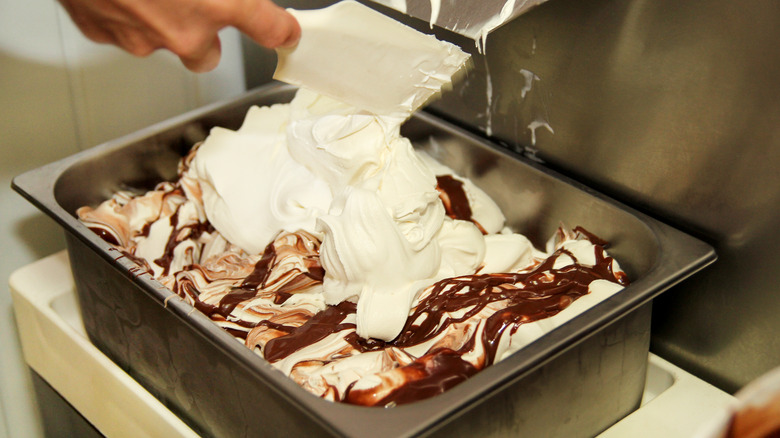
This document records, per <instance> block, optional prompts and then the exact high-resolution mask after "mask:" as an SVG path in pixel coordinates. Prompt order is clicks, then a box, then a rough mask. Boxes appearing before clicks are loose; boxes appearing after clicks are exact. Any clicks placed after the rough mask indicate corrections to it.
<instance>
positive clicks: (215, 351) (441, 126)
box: [14, 85, 715, 436]
mask: <svg viewBox="0 0 780 438" xmlns="http://www.w3.org/2000/svg"><path fill="white" fill-rule="evenodd" d="M294 91H295V89H294V88H292V87H289V86H282V85H270V86H267V87H264V88H261V89H258V90H256V91H252V92H249V93H247V94H246V95H244V96H241V97H240V98H238V99H235V100H233V101H230V102H227V103H221V104H217V105H213V106H210V107H206V108H203V109H200V110H197V111H194V112H191V113H187V114H184V115H182V116H180V117H177V118H175V119H171V120H168V121H166V122H163V123H161V124H158V125H155V126H152V127H150V128H147V129H145V130H141V131H138V132H136V133H133V134H131V135H129V136H126V137H123V138H120V139H117V140H115V141H112V142H109V143H106V144H103V145H101V146H98V147H95V148H93V149H90V150H87V151H84V152H82V153H80V154H77V155H74V156H72V157H70V158H67V159H64V160H61V161H59V162H56V163H52V164H50V165H48V166H45V167H42V168H40V169H37V170H34V171H31V172H28V173H26V174H24V175H21V176H19V177H17V178H16V179H15V180H14V187H15V189H16V190H18V191H19V192H20V193H22V194H23V195H24V196H25V197H27V198H28V199H29V200H30V201H31V202H33V203H34V204H35V205H37V206H38V207H40V208H41V209H42V210H44V211H45V212H46V213H48V214H49V215H51V216H52V217H53V218H54V219H55V220H57V221H58V222H59V223H60V224H62V226H63V227H64V228H65V230H66V236H67V242H68V251H69V255H70V260H71V267H72V270H73V275H74V279H75V282H76V286H77V293H78V296H79V303H80V306H81V312H82V316H83V319H84V323H85V328H86V330H87V333H88V335H89V337H90V339H91V340H92V342H93V343H94V344H95V345H96V346H98V348H100V349H101V350H102V351H104V352H105V353H106V354H107V355H108V356H109V357H111V358H112V359H113V360H114V361H115V362H116V363H117V364H119V365H120V366H122V367H123V368H124V369H125V370H127V371H128V373H129V374H131V375H132V376H134V377H135V378H136V379H137V380H138V381H139V382H140V383H141V384H143V385H144V386H145V387H147V388H148V389H149V390H150V392H152V393H153V394H155V396H157V397H158V398H159V399H160V400H161V401H162V402H163V403H165V404H166V405H167V406H169V407H170V408H171V409H172V410H173V411H174V412H175V413H177V414H178V415H179V416H180V417H181V418H182V419H184V421H186V422H187V423H188V424H190V425H191V426H192V427H193V429H195V430H196V431H198V432H199V433H200V434H202V435H204V436H255V435H258V434H268V435H274V434H278V435H282V434H284V435H289V434H296V435H303V434H306V435H318V436H319V435H323V434H329V435H343V436H361V435H364V434H366V433H371V434H372V435H375V436H413V435H425V434H442V435H445V434H446V435H452V434H455V435H475V434H479V435H485V436H487V435H499V436H500V435H504V434H512V435H516V434H518V433H522V434H526V435H530V436H537V435H556V436H557V435H566V436H592V435H594V434H597V433H598V432H600V431H601V430H603V429H605V428H607V427H608V426H610V425H611V424H612V423H614V422H616V421H618V420H619V419H620V418H622V417H623V416H624V415H626V414H627V413H629V412H631V411H632V410H633V409H634V408H636V407H637V406H638V404H639V402H640V398H641V395H642V391H643V386H644V381H645V367H646V364H647V351H648V345H649V338H650V318H649V315H650V302H651V300H652V298H653V297H654V296H656V295H657V294H659V293H661V292H662V291H664V290H666V289H667V288H669V287H670V286H672V285H673V284H675V283H676V282H679V281H681V280H682V279H684V278H685V277H687V276H688V275H690V274H692V273H693V272H695V271H696V270H698V269H701V268H702V267H704V266H706V265H707V264H708V263H710V262H712V261H713V260H714V259H715V254H714V252H713V250H712V248H711V247H710V246H708V245H706V244H704V243H702V242H700V241H698V240H696V239H694V238H692V237H690V236H688V235H686V234H684V233H681V232H679V231H677V230H674V229H672V228H670V227H668V226H666V225H664V224H661V223H659V222H657V221H655V220H653V219H651V218H649V217H647V216H645V215H643V214H641V213H638V212H636V211H633V210H631V209H629V208H627V207H625V206H622V205H620V204H617V203H615V202H614V201H611V200H609V199H608V198H606V197H604V196H602V195H600V194H598V193H595V192H593V191H592V190H589V189H587V188H585V187H582V186H580V185H578V184H576V183H574V182H572V181H570V180H568V179H566V178H565V177H564V176H561V175H559V174H556V173H554V172H552V171H550V170H548V169H546V168H544V167H542V166H540V165H538V164H535V163H532V162H528V161H526V160H523V159H522V158H520V157H517V156H515V155H513V154H512V153H510V152H507V151H505V150H503V149H501V148H500V147H498V146H496V145H493V144H490V143H489V142H487V141H486V140H484V139H482V138H480V137H477V136H474V135H471V134H469V133H468V132H467V131H465V130H461V129H459V128H457V127H455V126H452V125H449V124H447V123H445V122H444V121H442V120H439V119H437V118H436V117H434V116H431V115H429V114H425V113H419V114H416V115H415V116H413V117H412V119H410V120H409V121H408V122H407V123H406V124H405V125H404V127H403V129H402V134H403V135H404V136H406V137H408V138H409V139H410V140H411V141H412V142H413V143H414V145H415V147H418V148H423V149H425V150H426V152H428V153H429V154H430V155H432V156H433V157H434V158H436V159H437V160H439V161H440V162H442V163H443V164H445V165H447V166H448V167H450V168H452V169H454V170H455V171H457V172H458V173H459V174H460V175H463V176H465V177H467V178H469V179H471V180H472V181H473V182H474V183H475V184H477V185H478V186H479V187H481V188H482V189H483V190H484V191H485V192H487V193H488V194H489V195H490V196H491V197H492V198H493V199H494V200H495V201H496V202H497V204H498V205H499V207H501V209H502V210H503V211H504V214H505V215H506V217H507V225H509V226H510V227H511V228H513V229H514V230H516V231H518V232H521V233H523V234H525V235H526V236H527V237H528V238H529V239H531V241H532V242H534V243H535V244H537V245H539V246H541V243H542V242H544V241H545V240H546V239H547V238H548V237H549V236H550V235H551V234H552V233H553V232H554V231H555V230H556V229H557V227H558V226H559V224H560V223H565V224H567V225H571V226H581V227H584V228H586V229H588V230H589V231H591V232H592V233H594V234H596V235H598V236H599V237H601V238H603V239H605V240H607V241H609V242H610V247H609V252H610V255H612V256H613V257H615V258H616V259H617V260H619V261H620V263H621V267H622V268H623V270H624V271H625V272H626V273H627V274H628V275H629V278H630V279H631V281H632V283H631V285H630V286H628V287H627V288H626V289H625V290H623V291H621V292H619V293H617V294H615V295H614V296H611V297H610V298H608V299H606V300H604V301H602V302H601V303H600V304H598V305H596V306H595V307H593V308H591V309H589V310H587V311H585V312H584V313H582V314H580V315H578V316H577V317H575V318H574V319H572V320H571V321H569V322H567V323H566V324H564V325H562V326H561V327H558V328H556V329H555V330H553V331H552V332H550V333H549V334H547V335H545V336H544V337H543V338H541V339H540V340H538V341H536V342H534V343H532V344H530V345H529V346H527V347H525V348H524V349H522V350H521V351H519V352H518V353H516V354H514V355H513V356H511V357H509V358H507V359H505V360H503V361H502V362H499V363H497V364H495V365H493V366H490V367H488V368H486V369H485V370H483V371H481V372H480V373H478V374H477V375H475V376H474V377H472V378H470V379H468V380H466V381H465V382H463V383H461V384H459V385H457V386H455V387H454V388H452V389H450V390H448V391H447V392H445V393H444V394H441V395H438V396H436V397H433V398H431V399H426V400H422V401H418V402H415V403H411V404H409V405H402V406H396V407H393V408H369V407H360V406H353V405H347V404H340V403H332V402H328V401H325V400H321V399H319V398H317V397H315V396H313V395H311V394H309V393H307V392H306V391H305V390H303V389H302V388H300V387H299V386H298V385H297V384H296V383H294V382H293V381H292V380H290V379H288V378H287V377H285V376H284V375H282V374H281V373H280V372H278V371H277V370H275V369H274V368H273V367H272V366H271V365H270V364H269V363H267V362H266V361H265V360H263V359H262V358H261V357H259V356H257V355H256V354H255V353H253V352H252V351H251V350H249V349H247V348H246V347H244V346H243V345H242V344H240V343H238V342H236V341H235V339H234V338H232V337H231V336H230V335H229V334H228V333H227V332H225V331H223V330H222V329H220V328H219V327H217V326H216V325H215V324H213V322H212V321H211V320H210V319H209V318H208V317H206V316H205V315H203V314H201V313H199V312H197V311H195V310H194V309H193V307H192V306H190V305H189V304H186V303H185V302H183V301H181V300H179V299H178V297H177V296H175V295H173V294H172V292H171V291H170V290H168V289H166V288H165V287H163V286H162V285H161V284H160V283H159V282H157V281H156V280H153V279H151V278H150V277H149V276H145V275H141V271H140V270H139V268H138V266H137V265H136V264H135V263H134V262H132V261H131V260H129V259H128V258H127V257H124V256H123V254H122V253H121V252H119V251H117V250H115V249H114V248H113V247H112V246H111V245H109V244H108V243H106V242H105V241H103V240H102V239H101V238H100V237H98V236H97V235H96V234H94V233H93V232H91V231H90V230H88V229H87V228H86V227H85V226H84V225H82V224H81V223H80V222H79V221H78V220H77V219H76V217H75V211H76V210H77V209H78V208H79V207H81V206H84V205H96V204H98V203H100V202H101V201H103V200H105V199H107V198H108V197H110V196H111V195H112V193H114V192H115V191H117V190H118V189H125V188H128V187H130V188H133V189H136V190H141V191H144V190H148V189H151V188H152V187H153V186H154V185H155V184H156V183H158V182H160V181H163V180H171V179H173V178H175V177H176V165H177V163H178V161H179V159H180V158H181V157H182V155H184V154H186V153H187V151H188V150H189V149H190V148H191V147H192V145H193V144H195V143H196V142H198V141H200V140H202V139H203V138H205V136H206V135H207V133H208V131H209V129H210V128H212V127H214V126H222V127H226V128H230V129H236V128H237V127H238V126H239V125H240V124H241V122H242V120H243V117H244V114H245V113H246V111H247V109H248V108H249V107H250V106H252V105H270V104H273V103H281V102H287V101H289V100H290V99H291V98H292V96H293V94H294Z"/></svg>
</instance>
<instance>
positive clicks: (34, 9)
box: [0, 0, 245, 438]
mask: <svg viewBox="0 0 780 438" xmlns="http://www.w3.org/2000/svg"><path fill="white" fill-rule="evenodd" d="M221 38H222V45H223V58H222V62H221V63H220V66H219V67H218V68H217V69H216V70H215V71H213V72H210V73H207V74H202V75H195V74H192V73H190V72H188V71H187V70H186V69H184V68H183V67H182V66H181V65H180V63H179V61H178V59H177V58H176V57H175V56H173V55H171V54H170V53H167V52H157V53H155V54H153V55H152V56H150V57H148V58H143V59H139V58H134V57H132V56H130V55H127V54H125V53H123V52H122V51H120V50H119V49H116V48H114V47H110V46H104V45H98V44H94V43H92V42H90V41H88V40H87V39H86V38H84V37H83V36H82V35H81V34H80V33H79V31H78V29H77V28H76V27H75V26H74V25H73V24H72V23H71V21H70V19H69V18H68V16H67V14H66V13H65V12H64V10H63V9H62V8H61V7H60V6H59V4H58V3H56V1H55V0H0V438H6V437H13V438H16V437H39V436H42V435H43V429H42V427H41V424H40V419H39V415H38V410H37V405H36V402H35V396H34V393H33V390H32V383H31V380H30V375H29V371H28V369H27V367H26V365H25V363H24V359H23V358H22V354H21V351H20V347H19V342H18V337H17V332H16V323H15V319H14V315H13V309H12V305H11V296H10V293H9V290H8V281H7V280H8V277H9V276H10V275H11V273H12V272H13V271H14V270H16V269H18V268H20V267H22V266H24V265H26V264H28V263H31V262H33V261H35V260H37V259H39V258H42V257H44V256H46V255H49V254H52V253H54V252H57V251H59V250H61V249H63V248H64V246H65V244H64V238H63V236H62V231H61V230H60V229H59V228H58V226H57V225H56V224H55V223H54V222H53V221H52V220H50V219H49V218H48V217H46V216H45V215H43V214H42V213H40V212H38V210H37V209H35V208H34V207H33V206H32V205H30V204H29V203H27V201H25V200H24V199H23V198H22V197H21V196H19V195H18V194H16V193H15V192H13V191H12V190H11V188H10V184H11V180H12V179H13V177H14V176H16V175H18V174H20V173H22V172H24V171H26V170H29V169H33V168H36V167H38V166H41V165H44V164H46V163H49V162H51V161H55V160H57V159H59V158H62V157H65V156H68V155H70V154H73V153H75V152H78V151H79V150H82V149H86V148H89V147H91V146H94V145H97V144H99V143H101V142H104V141H106V140H109V139H112V138H115V137H118V136H120V135H123V134H126V133H129V132H133V131H135V130H138V129H140V128H142V127H145V126H148V125H150V124H153V123H155V122H158V121H161V120H164V119H166V118H168V117H171V116H174V115H177V114H180V113H183V112H185V111H188V110H190V109H194V108H196V107H199V106H202V105H205V104H207V103H210V102H213V101H217V100H222V99H226V98H230V97H232V96H235V95H238V94H240V93H242V92H243V91H244V89H245V85H244V84H245V81H244V71H243V67H242V55H241V47H240V36H239V34H238V33H237V32H236V31H234V30H232V29H227V30H225V31H223V33H222V34H221Z"/></svg>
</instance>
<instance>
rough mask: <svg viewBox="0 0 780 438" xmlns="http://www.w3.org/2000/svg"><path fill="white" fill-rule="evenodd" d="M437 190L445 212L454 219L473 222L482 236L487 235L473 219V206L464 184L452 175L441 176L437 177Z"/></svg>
mask: <svg viewBox="0 0 780 438" xmlns="http://www.w3.org/2000/svg"><path fill="white" fill-rule="evenodd" d="M436 190H438V191H439V198H440V199H441V202H442V204H444V211H445V212H446V214H447V216H449V217H451V218H452V219H459V220H462V221H469V222H473V223H474V224H475V225H476V226H477V228H479V231H481V232H482V234H487V232H486V231H485V229H484V228H482V225H480V224H479V223H478V222H477V221H475V220H474V218H473V217H472V211H471V204H470V203H469V198H468V196H467V195H466V191H465V190H464V188H463V182H462V181H460V180H458V179H457V178H455V177H453V176H452V175H439V176H437V177H436Z"/></svg>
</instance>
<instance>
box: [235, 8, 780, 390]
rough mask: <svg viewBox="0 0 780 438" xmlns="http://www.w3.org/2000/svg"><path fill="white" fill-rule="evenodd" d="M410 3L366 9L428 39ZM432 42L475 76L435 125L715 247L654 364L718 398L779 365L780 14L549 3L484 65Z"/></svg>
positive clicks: (662, 309) (491, 45) (261, 71)
mask: <svg viewBox="0 0 780 438" xmlns="http://www.w3.org/2000/svg"><path fill="white" fill-rule="evenodd" d="M328 3H330V2H327V1H288V2H280V4H282V5H284V6H289V7H296V8H310V7H311V8H313V7H321V6H324V5H326V4H328ZM416 3H418V4H419V5H421V6H418V7H415V8H410V9H409V11H410V12H411V11H412V9H413V11H414V15H416V16H417V17H419V18H414V17H410V16H408V15H405V14H402V13H399V12H396V11H392V10H390V9H387V8H384V7H382V6H376V5H375V6H376V7H377V8H379V9H381V10H382V11H383V12H386V13H388V14H391V15H393V16H394V17H396V18H398V19H400V20H402V21H404V22H406V23H407V24H410V25H412V26H414V27H417V28H418V29H421V30H426V29H428V31H430V27H429V24H428V23H427V21H426V20H425V19H426V18H429V17H430V14H431V10H432V8H431V7H427V8H426V7H425V4H427V3H428V2H427V0H426V1H420V2H416ZM454 3H456V2H452V1H443V2H431V4H432V5H434V4H435V5H436V6H437V7H441V8H448V7H449V8H453V7H457V5H456V4H454ZM469 3H471V2H469ZM492 3H495V2H492ZM368 4H369V5H372V4H371V3H368ZM426 14H428V16H427V17H426ZM434 32H435V33H436V34H437V35H438V36H439V37H441V38H444V39H448V40H450V41H452V42H455V43H457V44H459V45H460V46H461V47H463V48H464V50H467V51H470V52H471V53H472V54H473V55H474V68H473V69H472V71H471V72H470V73H469V74H468V76H467V77H466V78H465V80H463V81H462V82H460V83H459V84H457V85H456V87H455V89H454V90H452V91H451V92H450V93H448V94H447V95H446V96H444V98H443V99H442V100H439V101H438V102H436V103H434V104H433V105H432V106H431V107H430V108H429V110H430V111H432V112H434V113H436V114H438V115H440V116H442V117H444V118H447V119H449V120H452V121H455V122H456V123H459V124H460V125H462V126H465V127H467V128H468V129H470V130H473V131H475V132H477V133H479V134H480V135H483V136H488V137H491V138H493V139H495V140H498V141H500V142H502V143H503V144H505V145H506V147H508V148H510V149H515V150H519V151H522V152H524V153H525V154H527V155H529V156H532V157H535V158H537V159H539V160H541V161H543V162H544V163H545V164H546V165H548V166H550V167H553V168H555V169H557V170H561V171H563V172H564V173H566V174H568V175H570V176H573V177H575V178H576V179H579V180H580V181H582V182H585V183H586V184H588V185H590V186H592V187H594V188H596V189H598V190H599V191H602V192H605V193H608V194H610V195H612V196H614V197H615V198H617V199H619V200H621V201H624V202H626V203H627V204H629V205H632V206H634V207H636V208H638V209H640V210H643V211H645V212H647V213H649V214H650V215H652V216H654V217H656V218H659V219H661V220H663V221H666V222H668V223H670V224H672V225H674V226H676V227H678V228H680V229H683V230H685V231H688V232H690V233H692V234H694V235H697V236H699V237H701V238H702V239H704V240H706V241H708V242H710V243H712V244H713V245H714V246H715V247H716V250H717V252H718V254H719V261H718V262H716V264H715V265H713V266H711V267H710V268H708V269H706V270H705V271H704V272H702V273H700V274H698V275H696V276H695V277H694V278H692V279H690V280H688V281H686V282H684V283H683V284H682V285H681V286H678V287H676V288H675V289H674V290H671V291H669V292H668V293H666V294H665V295H663V296H662V297H660V298H659V299H658V300H656V302H655V303H654V309H653V335H652V347H651V350H652V351H654V352H655V353H658V354H659V355H661V356H663V357H664V358H666V359H668V360H671V361H672V362H674V363H676V364H677V365H680V366H682V367H683V368H685V369H687V370H688V371H690V372H692V373H694V374H695V375H697V376H699V377H701V378H703V379H705V380H707V381H709V382H711V383H713V384H715V385H717V386H719V387H720V388H722V389H724V390H726V391H734V390H736V389H738V388H740V387H742V386H743V385H744V384H746V383H747V382H749V381H751V380H752V379H754V378H755V377H757V376H759V375H760V374H763V373H764V372H766V371H768V370H769V369H771V368H774V367H776V366H778V365H780V337H778V336H777V333H780V317H778V316H777V314H778V312H779V311H780V281H778V279H777V278H776V277H775V275H776V272H778V271H780V253H779V252H778V251H776V249H775V248H777V246H778V244H780V231H778V228H777V225H780V172H778V170H777V169H778V168H780V50H778V48H777V43H778V41H780V3H778V2H776V1H773V0H757V1H752V2H733V1H730V0H708V1H703V0H683V1H675V0H656V1H646V0H584V1H583V0H551V1H547V2H546V3H543V4H541V5H539V6H537V7H535V8H533V9H531V10H530V11H528V12H526V13H524V14H522V15H520V16H519V17H517V18H514V19H512V20H511V21H509V22H508V23H506V24H504V25H503V26H501V27H499V28H497V29H496V30H494V31H493V32H491V33H490V34H489V35H488V36H487V39H486V40H485V46H484V48H483V49H484V50H483V51H482V53H480V52H479V51H478V50H477V44H476V43H475V41H474V40H471V39H469V38H467V37H464V36H462V35H459V34H456V33H452V32H449V31H447V30H443V29H440V28H438V27H434ZM244 51H245V55H246V56H245V59H246V77H247V80H248V85H249V86H255V85H259V84H261V83H264V82H267V81H268V80H269V78H270V75H271V70H272V69H273V65H274V62H273V60H272V59H270V58H271V57H273V54H272V53H269V52H266V51H263V50H261V49H258V48H257V47H255V46H253V45H251V44H246V45H245V47H244ZM506 190H513V188H512V187H507V188H506Z"/></svg>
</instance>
